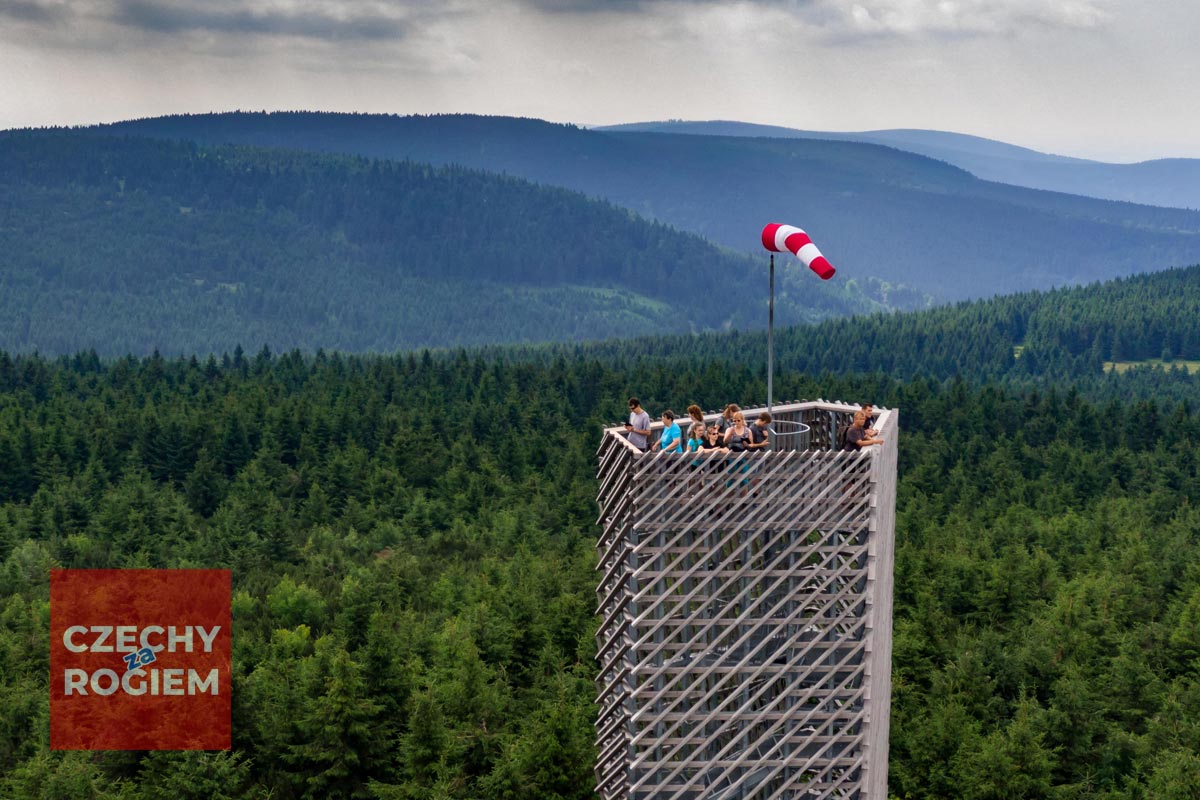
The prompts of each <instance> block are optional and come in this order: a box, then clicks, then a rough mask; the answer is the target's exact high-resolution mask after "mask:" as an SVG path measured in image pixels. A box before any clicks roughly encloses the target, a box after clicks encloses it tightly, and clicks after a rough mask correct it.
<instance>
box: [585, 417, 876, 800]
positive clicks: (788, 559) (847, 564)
mask: <svg viewBox="0 0 1200 800" xmlns="http://www.w3.org/2000/svg"><path fill="white" fill-rule="evenodd" d="M856 408H857V407H856V406H849V405H845V404H840V403H828V402H824V401H816V402H805V403H792V404H789V405H786V406H781V407H776V408H775V409H774V417H775V420H776V428H777V430H779V432H780V433H783V432H784V431H788V430H789V426H790V428H791V430H792V431H793V432H795V431H796V430H797V429H799V428H800V427H801V426H799V425H797V424H796V423H804V426H807V427H808V428H809V429H810V430H809V431H808V432H807V434H806V435H788V436H781V437H778V438H777V439H776V445H775V446H774V447H773V448H772V450H771V451H769V452H758V453H742V454H738V455H731V454H715V453H710V454H705V455H677V454H659V453H648V454H643V453H640V452H638V450H637V449H636V448H634V447H633V446H632V445H631V444H630V443H629V442H628V441H627V439H626V437H625V432H624V430H623V428H619V427H618V428H610V429H608V430H606V431H605V434H604V440H603V442H602V444H601V446H600V450H599V453H598V456H599V462H600V470H599V479H600V494H599V504H600V509H601V517H600V523H601V525H602V526H603V534H602V535H601V538H600V541H599V545H598V548H599V553H600V561H599V566H598V567H597V569H598V571H599V574H600V583H599V589H598V597H599V609H598V614H599V615H600V617H601V618H602V623H601V626H600V630H599V632H598V634H597V641H598V645H599V648H598V655H597V658H598V660H599V662H600V674H599V677H598V679H597V685H598V693H599V694H598V700H597V702H598V704H599V706H600V708H599V715H598V718H597V720H596V730H597V747H598V749H599V759H598V761H597V765H596V776H597V791H598V792H599V794H600V796H601V797H603V798H605V800H618V799H619V800H700V799H701V798H703V799H704V800H732V799H733V798H756V799H757V798H761V799H762V800H782V799H783V798H806V799H807V798H811V799H812V800H818V798H862V799H864V800H884V798H886V788H887V751H888V721H889V704H890V699H891V679H890V667H891V629H892V620H891V616H892V561H893V531H894V520H895V487H896V451H897V437H898V433H899V414H898V412H897V411H895V410H884V411H883V412H882V413H881V414H880V415H879V416H878V417H877V418H876V420H875V421H874V423H873V424H874V426H875V427H877V428H879V429H880V432H881V435H882V437H883V438H884V439H885V440H886V444H885V445H883V446H876V447H868V448H865V449H864V450H863V451H862V452H858V453H844V452H840V451H837V450H836V449H834V448H833V445H834V443H835V442H836V440H837V433H838V430H839V428H840V427H842V426H847V425H848V424H849V421H850V416H851V414H852V412H853V411H854V410H856ZM757 414H758V410H755V411H747V412H746V419H747V420H753V419H755V418H756V417H757ZM655 436H656V437H657V428H656V430H655Z"/></svg>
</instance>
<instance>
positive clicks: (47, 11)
mask: <svg viewBox="0 0 1200 800" xmlns="http://www.w3.org/2000/svg"><path fill="white" fill-rule="evenodd" d="M71 13H72V12H71V9H70V7H69V6H67V5H66V4H65V3H61V2H53V0H52V1H51V2H39V0H0V18H7V19H12V20H18V21H20V22H34V23H46V22H57V21H59V20H62V19H64V18H65V17H67V16H69V15H70V14H71Z"/></svg>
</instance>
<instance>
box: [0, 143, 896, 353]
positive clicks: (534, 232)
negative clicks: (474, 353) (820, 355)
mask: <svg viewBox="0 0 1200 800" xmlns="http://www.w3.org/2000/svg"><path fill="white" fill-rule="evenodd" d="M801 269H802V267H800V266H799V265H798V264H794V265H783V268H782V269H781V270H780V274H779V276H778V278H779V281H778V283H779V286H778V292H777V310H778V313H779V319H780V322H781V323H782V324H786V322H788V321H792V322H796V321H803V320H815V319H820V318H823V317H827V316H837V315H845V314H849V313H853V312H854V311H858V310H862V309H863V308H864V307H867V308H872V309H876V308H885V307H888V306H885V305H883V304H881V303H878V302H875V301H873V300H870V299H865V298H864V297H863V296H862V294H861V292H856V291H854V287H853V285H852V284H847V283H846V282H839V283H828V284H821V282H820V281H817V280H816V279H815V278H814V277H813V276H812V275H806V276H802V275H801V274H800V273H801ZM801 281H802V283H801ZM731 287H732V288H734V289H737V290H738V292H737V293H736V296H735V297H731V296H730V288H731ZM751 287H754V288H753V289H751ZM860 288H861V287H860ZM880 288H885V287H880ZM743 289H744V291H742V290H743ZM765 324H766V271H765V269H763V267H762V264H761V263H759V262H756V261H752V260H751V259H749V258H746V257H745V256H742V255H738V254H735V253H731V252H728V251H722V250H720V249H718V248H716V247H714V246H713V245H711V244H710V243H708V242H705V241H703V240H702V239H700V238H699V237H697V236H694V235H690V234H685V233H681V232H679V231H675V230H672V229H670V228H668V227H666V226H664V225H662V224H659V223H654V222H649V221H646V220H643V219H640V218H638V217H636V216H635V215H631V214H630V213H629V212H628V211H626V210H625V209H621V208H616V207H614V206H612V205H610V204H606V203H602V202H598V201H595V200H588V199H587V198H585V197H583V196H582V195H579V194H578V193H575V192H571V191H567V190H564V189H558V188H550V187H544V186H536V185H533V184H531V183H528V182H526V181H523V180H520V179H517V178H513V177H504V176H499V175H493V174H488V173H483V172H480V171H477V170H470V169H466V168H463V167H443V168H435V167H432V166H430V165H428V164H418V163H414V162H381V161H368V160H367V159H363V158H357V157H349V156H326V155H316V154H312V153H303V152H296V151H281V150H260V149H254V148H246V147H230V146H224V147H202V146H197V145H195V144H191V143H187V142H177V141H167V140H155V139H147V138H135V137H130V138H105V137H97V136H94V135H92V134H89V133H84V132H79V131H71V132H67V131H34V132H13V133H4V134H0V350H12V351H26V352H28V351H32V350H38V351H40V352H42V353H43V354H60V353H72V352H76V351H79V350H87V349H95V350H97V351H98V352H99V353H100V354H101V355H109V356H113V355H123V354H125V353H134V354H144V353H150V352H151V351H153V350H156V349H157V350H159V351H161V352H162V353H164V354H177V353H200V354H203V353H210V352H217V353H219V352H223V351H231V350H233V349H234V348H235V347H236V346H237V345H238V344H242V345H244V346H245V347H247V348H251V347H253V348H257V347H259V346H261V345H263V344H267V345H269V346H270V347H271V348H272V349H274V350H276V351H278V350H286V349H291V348H300V349H304V350H315V349H317V348H321V347H323V348H327V349H334V350H349V351H358V352H362V351H390V350H397V349H414V348H421V347H449V346H457V345H478V344H494V343H503V342H542V341H554V340H586V339H603V338H608V337H616V336H631V335H639V334H648V333H656V332H670V331H699V330H706V329H717V328H722V327H727V326H728V327H735V328H747V327H756V326H764V325H765Z"/></svg>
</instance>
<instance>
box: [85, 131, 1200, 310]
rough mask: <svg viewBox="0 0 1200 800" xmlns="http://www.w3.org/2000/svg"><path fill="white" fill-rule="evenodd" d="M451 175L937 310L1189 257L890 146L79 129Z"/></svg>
mask: <svg viewBox="0 0 1200 800" xmlns="http://www.w3.org/2000/svg"><path fill="white" fill-rule="evenodd" d="M89 130H90V131H92V132H93V133H97V134H102V135H139V136H154V137H165V138H176V139H185V140H190V141H196V142H201V143H236V144H252V145H257V146H265V147H288V148H297V149H305V150H312V151H320V152H337V153H353V154H358V155H365V156H369V157H372V158H387V159H395V160H412V161H421V162H429V163H432V164H452V163H453V164H462V165H466V166H470V167H473V168H477V169H483V170H488V171H492V172H501V173H507V174H510V175H517V176H520V177H523V178H526V179H528V180H532V181H536V182H539V183H543V184H548V185H554V186H562V187H566V188H569V189H573V190H576V191H580V192H583V193H585V194H587V195H590V196H592V197H597V198H603V199H605V200H607V201H609V202H611V203H615V204H617V205H621V206H624V207H626V208H628V209H631V210H633V211H635V212H636V213H638V214H641V215H643V216H646V217H650V218H653V219H657V220H659V221H662V222H665V223H667V224H669V225H672V226H675V227H677V228H680V229H683V230H687V231H691V232H694V233H697V234H700V235H701V236H704V237H705V238H707V239H709V240H710V241H713V242H716V243H718V244H722V245H725V246H727V247H731V248H734V249H736V250H739V251H742V252H749V253H755V254H758V255H759V256H760V257H761V256H762V255H763V252H762V249H761V244H760V243H759V241H758V234H759V231H760V230H761V228H762V226H763V224H765V223H766V222H772V221H781V222H790V223H792V224H796V225H800V226H801V227H804V228H806V229H807V230H809V231H810V232H811V233H812V234H813V237H814V239H815V240H816V241H817V242H818V244H819V245H820V246H821V248H822V250H823V251H824V252H825V254H826V256H828V257H829V259H830V261H832V262H833V263H834V264H835V265H836V266H838V267H839V270H840V272H839V275H840V276H841V279H843V280H844V279H848V278H853V277H857V278H859V279H866V278H867V277H868V276H874V277H877V278H880V279H882V280H883V281H885V282H886V283H887V284H889V285H891V286H909V287H913V288H914V289H916V290H918V291H919V292H924V293H928V294H931V295H933V296H935V297H937V298H939V299H942V300H957V299H965V298H970V297H984V296H990V295H993V294H1002V293H1009V292H1014V291H1021V290H1026V289H1048V288H1052V287H1055V286H1062V285H1068V284H1075V283H1086V282H1089V281H1093V280H1103V279H1108V278H1113V277H1118V276H1121V275H1128V274H1132V273H1135V272H1144V271H1149V270H1155V269H1165V268H1168V267H1172V266H1181V265H1186V264H1192V263H1196V262H1197V261H1200V213H1198V212H1193V211H1186V210H1180V209H1168V208H1155V207H1149V206H1138V205H1132V204H1128V203H1114V202H1110V201H1102V200H1095V199H1091V198H1085V197H1078V196H1072V195H1066V194H1056V193H1050V192H1042V191H1034V190H1030V189H1025V188H1021V187H1015V186H1008V185H1003V184H999V183H994V182H989V181H982V180H979V179H977V178H975V177H973V176H972V175H970V174H969V173H968V172H966V171H964V170H962V169H960V168H958V167H954V166H952V165H950V164H948V163H946V162H943V161H937V160H931V159H929V158H928V157H925V156H920V155H916V154H912V153H908V152H902V151H900V150H897V149H895V148H893V147H883V146H879V145H876V144H865V143H859V142H845V141H841V142H839V141H829V140H817V139H801V138H793V139H779V138H761V137H759V138H750V137H740V138H733V137H718V136H694V135H683V134H665V133H625V132H606V131H596V130H583V129H580V128H577V127H574V126H570V125H560V124H551V123H547V122H543V121H540V120H530V119H513V118H495V117H481V116H474V115H442V116H431V117H396V116H385V115H366V114H325V113H308V112H287V113H270V114H263V113H233V114H207V115H195V116H175V117H160V118H155V119H146V120H134V121H129V122H125V123H118V124H115V125H110V126H102V127H98V128H93V129H89Z"/></svg>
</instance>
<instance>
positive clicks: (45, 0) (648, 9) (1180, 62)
mask: <svg viewBox="0 0 1200 800" xmlns="http://www.w3.org/2000/svg"><path fill="white" fill-rule="evenodd" d="M1197 34H1200V2H1196V0H858V1H857V2H854V1H853V0H735V1H733V2H711V1H710V0H610V2H586V0H448V1H447V2H437V1H436V0H246V1H245V2H232V0H175V1H174V2H155V1H154V0H0V128H12V127H24V126H42V125H74V124H85V123H93V122H105V121H114V120H119V119H129V118H133V117H145V116H157V115H161V114H171V113H184V112H206V111H227V110H234V109H255V110H258V109H267V110H277V109H311V110H326V111H364V112H387V113H396V114H414V113H438V112H473V113H481V114H508V115H516V116H530V117H540V118H543V119H549V120H554V121H560V122H575V123H579V124H609V123H618V122H635V121H644V120H661V119H669V118H676V119H692V120H703V119H733V120H742V121H746V122H758V123H767V124H773V125H786V126H788V127H793V128H802V129H806V130H830V131H849V130H869V129H877V128H930V129H937V130H951V131H958V132H962V133H971V134H976V135H979V136H986V137H989V138H994V139H1001V140H1003V141H1007V142H1011V143H1013V144H1020V145H1024V146H1027V147H1033V148H1036V149H1039V150H1044V151H1048V152H1054V153H1061V154H1065V155H1077V156H1084V157H1093V158H1103V159H1106V160H1114V161H1117V160H1119V161H1134V160H1140V159H1145V158H1155V157H1166V156H1188V157H1200V88H1198V87H1200V80H1198V76H1200V47H1197V45H1196V41H1197V40H1198V39H1200V36H1198V35H1197Z"/></svg>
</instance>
